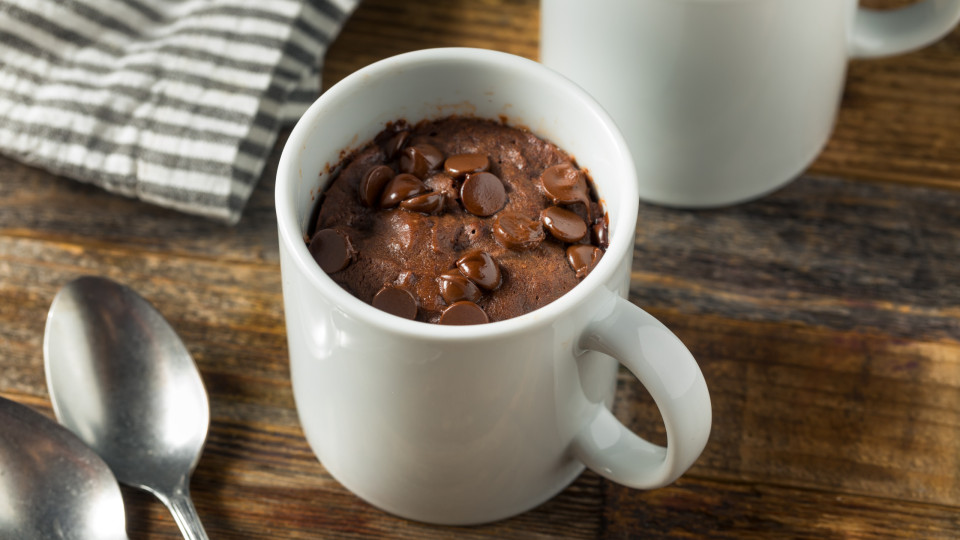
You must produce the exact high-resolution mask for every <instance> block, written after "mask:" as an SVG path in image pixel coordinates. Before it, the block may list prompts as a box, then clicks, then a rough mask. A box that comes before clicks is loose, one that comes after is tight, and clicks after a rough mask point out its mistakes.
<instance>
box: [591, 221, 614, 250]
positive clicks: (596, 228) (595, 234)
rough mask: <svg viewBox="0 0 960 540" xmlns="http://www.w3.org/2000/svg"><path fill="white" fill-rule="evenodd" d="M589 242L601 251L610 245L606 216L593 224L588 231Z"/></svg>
mask: <svg viewBox="0 0 960 540" xmlns="http://www.w3.org/2000/svg"><path fill="white" fill-rule="evenodd" d="M590 240H592V241H593V243H594V244H596V245H598V246H600V247H601V248H603V249H606V248H607V246H609V245H610V227H609V226H608V225H607V218H606V216H604V218H603V220H601V221H600V222H598V223H594V224H593V227H592V228H591V229H590Z"/></svg>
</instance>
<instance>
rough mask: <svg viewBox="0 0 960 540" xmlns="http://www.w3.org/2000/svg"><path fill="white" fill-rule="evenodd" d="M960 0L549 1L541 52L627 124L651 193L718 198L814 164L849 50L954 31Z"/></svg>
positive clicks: (889, 46) (888, 46)
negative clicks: (887, 3) (896, 4)
mask: <svg viewBox="0 0 960 540" xmlns="http://www.w3.org/2000/svg"><path fill="white" fill-rule="evenodd" d="M958 19H960V0H925V1H922V2H919V3H917V4H914V5H910V6H908V7H906V8H902V9H899V10H893V11H875V10H869V9H865V8H859V7H858V5H857V0H591V1H589V2H586V1H581V0H542V2H541V24H540V31H541V43H540V47H541V48H540V59H541V61H542V62H543V63H544V64H545V65H546V66H548V67H551V68H553V69H555V70H557V71H559V72H560V73H562V74H564V75H566V76H567V77H569V78H571V79H572V80H573V81H575V82H576V83H578V84H579V85H581V86H582V87H583V88H585V89H586V90H587V91H588V92H589V93H590V94H591V95H593V97H594V98H596V99H597V101H599V102H600V104H601V105H603V107H604V108H605V109H606V110H607V111H608V112H609V113H610V115H611V116H612V117H613V118H614V120H615V121H616V122H617V125H618V126H619V127H620V129H621V131H622V132H623V134H624V137H625V138H626V140H627V143H628V145H629V146H630V150H631V152H632V153H633V158H634V161H635V162H636V166H637V175H638V178H639V181H640V197H641V199H643V200H645V201H648V202H652V203H657V204H661V205H666V206H676V207H685V208H702V207H716V206H723V205H729V204H734V203H738V202H743V201H746V200H750V199H753V198H756V197H759V196H762V195H764V194H766V193H768V192H770V191H773V190H775V189H777V188H779V187H781V186H782V185H784V184H786V183H787V182H789V181H790V180H792V179H793V178H794V177H796V176H797V175H798V174H800V173H801V172H803V170H804V169H806V167H807V166H808V165H809V164H810V163H811V162H812V161H813V160H814V158H815V157H816V156H817V154H819V153H820V150H821V149H822V148H823V145H824V144H825V143H826V141H827V139H828V138H829V136H830V132H831V131H832V128H833V123H834V119H835V116H836V112H837V107H838V105H839V102H840V96H841V92H842V89H843V82H844V78H845V74H846V67H847V60H848V59H849V58H870V57H877V56H886V55H891V54H896V53H901V52H906V51H909V50H913V49H916V48H919V47H922V46H924V45H926V44H929V43H931V42H933V41H935V40H937V39H939V38H940V37H942V36H943V35H944V34H946V33H947V32H949V31H950V30H951V29H952V28H953V27H954V26H955V25H956V23H957V20H958Z"/></svg>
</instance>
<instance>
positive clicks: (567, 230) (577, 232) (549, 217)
mask: <svg viewBox="0 0 960 540" xmlns="http://www.w3.org/2000/svg"><path fill="white" fill-rule="evenodd" d="M540 219H541V220H542V221H543V227H544V228H545V229H547V231H548V232H549V233H550V234H551V235H553V237H554V238H556V239H557V240H560V241H561V242H567V243H571V244H572V243H574V242H579V241H580V239H581V238H583V237H584V236H586V235H587V224H586V223H585V222H584V221H583V220H582V219H580V216H578V215H577V214H576V213H575V212H571V211H570V210H567V209H565V208H560V207H559V206H551V207H549V208H544V209H543V212H540Z"/></svg>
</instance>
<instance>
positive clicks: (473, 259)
mask: <svg viewBox="0 0 960 540" xmlns="http://www.w3.org/2000/svg"><path fill="white" fill-rule="evenodd" d="M457 268H459V269H460V273H461V274H463V277H465V278H467V279H469V280H470V281H472V282H474V283H476V284H477V286H479V287H480V288H481V289H483V290H486V291H493V290H496V289H497V288H498V287H500V281H501V279H502V276H501V274H500V265H499V264H497V261H495V260H494V259H493V257H491V256H490V254H489V253H487V252H485V251H474V252H472V253H468V254H466V255H464V256H463V257H460V259H459V260H458V261H457Z"/></svg>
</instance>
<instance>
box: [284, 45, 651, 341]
mask: <svg viewBox="0 0 960 540" xmlns="http://www.w3.org/2000/svg"><path fill="white" fill-rule="evenodd" d="M451 61H455V62H458V63H471V64H475V65H483V66H485V67H486V68H488V69H494V70H500V71H504V70H507V71H515V70H521V71H524V73H525V74H526V75H529V76H530V77H531V78H535V79H537V82H538V83H539V84H541V85H542V86H543V87H544V88H547V89H549V90H550V91H562V92H565V93H566V94H568V95H569V101H573V102H577V103H578V104H579V105H580V106H583V107H586V108H587V109H588V111H589V113H590V116H592V117H594V118H596V120H597V123H598V125H599V126H600V127H601V128H602V129H603V131H604V135H605V136H606V137H607V138H608V139H609V141H610V143H611V144H612V147H611V152H610V156H612V157H613V158H615V159H614V160H613V161H614V162H619V167H615V168H618V173H620V174H622V177H621V178H620V180H619V181H618V182H617V185H618V186H619V190H618V192H617V193H616V194H609V195H608V196H607V197H606V199H611V198H612V196H616V197H617V198H618V199H622V200H623V201H627V202H624V203H621V206H622V210H621V211H619V212H618V215H617V216H616V230H617V231H618V234H615V235H611V238H610V244H609V245H608V246H607V249H606V251H605V252H604V256H603V257H602V258H601V259H600V262H599V263H598V264H597V266H596V267H595V268H594V269H593V270H592V271H591V272H590V273H589V274H588V275H587V277H585V278H584V279H583V280H582V281H580V282H579V283H578V284H577V285H575V286H574V287H573V288H572V289H570V290H569V291H567V292H566V293H564V294H563V295H561V296H560V297H559V298H557V299H556V300H554V301H553V302H550V303H549V304H547V305H545V306H542V307H540V308H538V309H536V310H533V311H530V312H528V313H525V314H523V315H519V316H517V317H512V318H510V319H504V320H500V321H495V322H490V323H486V324H477V325H464V326H454V325H440V324H433V323H427V322H423V321H416V320H408V319H404V318H401V317H397V316H395V315H391V314H389V313H386V312H384V311H381V310H379V309H377V308H375V307H373V306H372V305H370V304H368V303H366V302H364V301H362V300H360V299H359V298H357V297H355V296H353V294H351V293H350V292H349V291H347V290H346V289H344V288H343V287H341V286H340V285H339V284H338V283H336V282H335V281H334V280H333V279H332V278H331V277H330V276H329V275H327V273H326V272H324V271H323V270H321V268H320V266H319V265H318V264H317V263H316V261H315V260H314V259H313V257H312V256H311V255H310V252H309V250H308V248H307V245H306V242H304V241H303V238H304V232H303V231H301V229H300V227H301V224H300V223H299V222H298V218H299V216H298V211H297V209H296V207H295V204H294V198H295V197H296V195H297V194H296V193H294V191H295V189H294V188H295V186H296V184H297V182H296V180H297V179H298V178H299V177H300V175H301V171H300V155H301V153H302V152H303V151H304V150H305V149H306V147H305V144H306V141H307V139H308V137H309V136H310V135H311V133H312V132H313V131H314V130H316V129H319V126H321V125H322V123H321V122H320V121H319V120H320V118H321V117H322V116H323V114H324V112H325V111H326V109H327V108H328V107H331V106H335V105H336V103H337V102H338V101H341V100H345V99H351V95H350V94H351V90H352V88H353V87H354V86H356V85H358V84H359V83H361V82H364V83H365V84H369V82H370V81H371V80H387V79H389V77H390V74H391V73H395V72H397V71H398V70H401V71H402V70H403V69H404V68H413V67H419V66H423V65H427V64H433V63H444V62H451ZM533 133H534V135H537V136H539V135H538V134H537V133H536V132H533ZM367 142H369V141H361V143H362V144H366V143H367ZM561 149H562V150H564V151H566V152H568V153H569V150H567V149H566V148H562V147H561ZM343 150H345V149H339V151H341V152H342V151H343ZM571 155H572V154H571ZM620 167H622V168H623V169H624V170H623V171H619V168H620ZM325 187H326V186H324V188H325ZM601 195H602V194H601ZM603 198H604V197H601V199H603ZM629 201H636V202H635V203H634V204H632V205H631V204H630V203H629ZM275 211H276V215H277V227H278V230H279V236H280V242H281V243H282V244H285V246H286V248H287V253H288V255H289V256H290V258H291V260H292V262H293V263H294V264H295V265H296V266H297V271H299V272H301V273H302V274H303V275H304V276H306V278H307V280H308V282H309V283H310V284H311V285H312V286H314V287H315V288H316V289H318V290H319V291H321V293H322V294H323V295H324V296H325V297H327V298H329V299H330V300H331V303H332V304H333V305H335V306H336V309H337V310H339V311H341V312H343V313H344V314H346V315H348V316H349V317H351V318H353V319H356V320H360V321H362V322H363V323H364V324H367V325H369V326H370V327H371V328H375V329H377V330H379V331H383V332H386V333H390V334H395V335H397V334H399V335H404V336H408V337H413V338H418V339H422V338H429V339H435V340H441V341H448V340H465V339H486V338H491V337H504V336H507V335H513V334H517V333H525V332H528V331H530V330H532V329H534V328H537V327H539V326H542V325H545V324H549V323H550V322H551V321H553V320H555V319H557V318H559V317H561V316H562V315H563V314H564V313H566V312H567V311H569V310H571V309H573V308H574V307H575V306H576V305H578V304H580V303H582V302H583V301H584V300H585V299H586V298H587V297H588V296H589V295H592V294H596V292H597V291H598V290H601V289H603V288H604V287H603V284H604V283H605V282H607V281H609V280H610V279H611V278H612V277H613V274H614V273H615V272H616V271H617V267H618V266H619V264H620V261H621V257H623V256H625V255H626V254H627V253H632V251H633V249H632V248H633V245H634V234H633V232H634V231H635V230H636V222H637V215H638V211H639V191H638V186H637V178H636V169H635V167H634V163H633V158H632V157H631V154H630V151H629V149H628V147H627V144H626V141H625V140H624V138H623V135H622V134H621V133H620V130H619V129H618V128H617V127H616V124H615V123H614V121H613V119H612V118H611V117H610V116H609V115H608V114H607V112H606V111H605V110H604V109H603V108H602V107H601V106H600V105H599V103H597V102H596V100H594V99H593V97H591V96H590V95H589V94H587V92H586V91H585V90H583V89H582V88H580V87H579V86H577V85H576V84H575V83H573V82H572V81H570V80H569V79H567V78H566V77H564V76H562V75H560V74H559V73H557V72H555V71H553V70H552V69H550V68H547V67H546V66H544V65H542V64H540V63H539V62H535V61H533V60H529V59H526V58H523V57H520V56H516V55H513V54H510V53H504V52H499V51H493V50H487V49H476V48H467V47H445V48H435V49H423V50H418V51H412V52H407V53H402V54H398V55H395V56H391V57H388V58H385V59H382V60H379V61H377V62H374V63H372V64H370V65H367V66H365V67H363V68H360V69H359V70H357V71H355V72H353V73H351V74H350V75H348V76H346V77H345V78H344V79H342V80H341V81H339V82H337V83H336V84H335V85H333V86H332V87H331V88H329V89H328V90H327V91H326V92H324V93H323V94H321V95H320V97H318V98H317V99H316V100H315V101H314V102H313V103H312V104H311V105H310V107H309V108H308V109H307V110H306V112H304V114H303V115H302V116H301V117H300V119H299V120H298V121H297V123H296V125H295V126H294V128H293V130H292V131H291V133H290V136H289V137H288V139H287V141H286V143H285V144H284V148H283V150H282V151H281V154H280V161H279V164H278V166H277V177H276V187H275ZM604 212H606V213H607V214H608V215H609V209H608V208H606V206H604ZM611 225H613V224H611ZM623 231H630V232H629V233H626V232H623ZM281 264H282V261H281Z"/></svg>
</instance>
